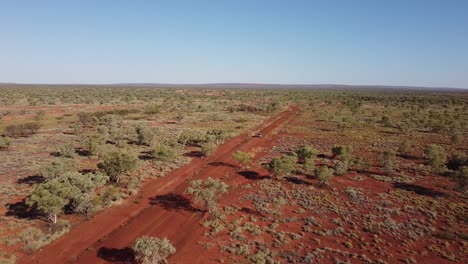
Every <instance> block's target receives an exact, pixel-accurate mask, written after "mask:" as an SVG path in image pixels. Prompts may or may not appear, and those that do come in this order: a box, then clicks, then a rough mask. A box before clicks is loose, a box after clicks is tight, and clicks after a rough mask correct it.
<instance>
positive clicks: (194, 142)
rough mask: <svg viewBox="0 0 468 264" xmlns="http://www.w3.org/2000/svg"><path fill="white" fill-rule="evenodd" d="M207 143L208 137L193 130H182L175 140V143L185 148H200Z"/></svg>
mask: <svg viewBox="0 0 468 264" xmlns="http://www.w3.org/2000/svg"><path fill="white" fill-rule="evenodd" d="M207 141H208V137H207V135H206V134H203V133H201V132H200V131H194V130H184V131H183V132H182V134H180V136H179V137H178V138H177V142H179V144H182V145H185V146H195V147H200V146H201V144H202V143H205V142H207Z"/></svg>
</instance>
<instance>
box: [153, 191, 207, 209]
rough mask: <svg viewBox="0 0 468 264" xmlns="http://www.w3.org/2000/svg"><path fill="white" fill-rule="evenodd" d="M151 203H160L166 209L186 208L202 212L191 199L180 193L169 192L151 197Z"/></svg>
mask: <svg viewBox="0 0 468 264" xmlns="http://www.w3.org/2000/svg"><path fill="white" fill-rule="evenodd" d="M149 200H150V202H149V203H150V205H160V206H162V207H163V208H164V209H166V210H185V211H189V212H202V210H200V209H197V208H195V207H193V206H192V204H191V203H190V200H189V199H187V198H185V197H183V196H182V195H179V194H173V193H168V194H164V195H158V196H156V197H152V198H149Z"/></svg>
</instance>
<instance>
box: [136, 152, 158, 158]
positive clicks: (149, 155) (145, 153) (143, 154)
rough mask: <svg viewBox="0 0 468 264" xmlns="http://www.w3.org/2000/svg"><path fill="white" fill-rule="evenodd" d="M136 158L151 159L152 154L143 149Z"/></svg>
mask: <svg viewBox="0 0 468 264" xmlns="http://www.w3.org/2000/svg"><path fill="white" fill-rule="evenodd" d="M138 158H139V159H140V160H152V159H154V158H153V156H152V155H151V152H150V151H143V152H142V153H141V154H140V155H139V156H138Z"/></svg>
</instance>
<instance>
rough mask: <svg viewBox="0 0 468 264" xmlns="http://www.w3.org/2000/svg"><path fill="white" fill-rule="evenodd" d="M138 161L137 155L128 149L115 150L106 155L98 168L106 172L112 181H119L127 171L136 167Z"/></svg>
mask: <svg viewBox="0 0 468 264" xmlns="http://www.w3.org/2000/svg"><path fill="white" fill-rule="evenodd" d="M137 161H138V159H137V157H136V156H135V155H134V154H132V153H130V152H128V151H125V150H121V151H113V152H110V153H108V154H107V155H106V156H105V157H104V160H103V161H102V162H100V163H99V164H98V168H99V169H100V170H101V171H102V172H104V173H106V174H107V175H108V176H109V178H110V180H111V181H112V182H114V183H119V182H120V179H121V177H122V176H123V175H124V174H125V173H127V172H129V171H131V170H133V169H135V168H136V166H137Z"/></svg>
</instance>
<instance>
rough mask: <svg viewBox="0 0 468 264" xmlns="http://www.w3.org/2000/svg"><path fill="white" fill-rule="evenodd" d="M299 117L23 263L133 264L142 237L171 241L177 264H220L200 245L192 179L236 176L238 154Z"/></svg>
mask: <svg viewBox="0 0 468 264" xmlns="http://www.w3.org/2000/svg"><path fill="white" fill-rule="evenodd" d="M296 113H297V107H295V106H293V107H291V109H290V110H288V111H286V112H283V113H281V114H279V115H277V116H276V117H273V118H271V119H269V120H268V121H267V122H265V123H263V124H261V125H260V126H259V127H257V128H256V131H258V130H261V133H262V134H263V135H264V136H263V138H253V137H251V135H246V134H243V135H239V136H237V137H234V138H232V139H230V140H229V141H227V142H226V143H225V144H223V145H222V146H221V147H220V148H219V149H218V150H217V151H216V152H215V153H214V154H213V155H211V156H210V157H208V158H206V159H194V160H193V161H192V162H191V163H190V164H188V165H186V166H184V167H182V168H180V169H178V170H175V171H173V172H171V173H169V174H168V175H166V176H165V177H163V178H160V179H157V180H154V181H151V182H147V183H145V185H144V187H143V188H142V190H141V191H140V193H139V194H138V195H137V196H135V197H132V198H130V199H127V201H125V203H124V204H122V205H119V206H114V207H112V208H109V209H107V210H105V211H103V212H101V213H99V214H97V215H96V216H94V217H93V218H92V219H91V220H89V221H86V222H84V223H82V224H80V225H79V226H77V227H75V228H73V229H72V230H71V231H70V232H69V233H68V234H66V235H65V236H64V237H62V238H60V239H58V240H56V241H54V242H52V243H51V244H49V245H48V246H46V247H44V248H43V249H41V250H40V251H38V252H36V253H35V254H33V255H29V256H26V257H24V258H23V259H21V260H20V261H19V263H108V262H113V263H129V262H131V250H129V247H130V246H131V245H132V243H133V241H135V239H136V238H138V237H140V236H142V235H150V236H158V237H167V238H168V239H169V240H170V241H171V242H172V243H173V244H174V246H175V247H176V248H177V252H176V254H175V255H174V256H172V257H171V258H170V261H171V262H172V263H209V262H214V261H215V259H213V256H211V257H210V256H205V255H203V254H202V252H200V249H202V248H201V246H200V245H197V241H198V239H199V238H200V237H201V236H203V233H204V232H205V231H206V230H205V229H204V228H203V227H201V226H200V220H201V219H202V218H203V216H204V213H203V212H200V211H199V210H197V209H195V208H193V207H192V205H191V202H190V200H188V199H187V197H186V196H184V190H185V189H186V187H187V180H188V179H205V178H207V177H212V178H224V177H225V175H227V174H228V173H229V172H233V171H235V168H233V166H232V165H231V164H234V162H233V160H232V158H231V155H232V153H234V152H235V151H237V150H243V151H252V150H255V149H257V148H261V147H264V146H267V145H269V143H270V142H269V135H271V134H272V133H273V132H274V130H275V129H276V128H279V127H280V126H282V125H285V124H286V123H287V122H289V121H290V120H291V119H292V118H294V116H295V115H296ZM231 174H232V173H231ZM225 180H226V181H227V182H228V183H230V184H233V183H236V182H237V183H238V182H239V180H246V179H245V178H243V177H242V176H240V175H238V177H237V176H236V177H230V178H229V179H225Z"/></svg>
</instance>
